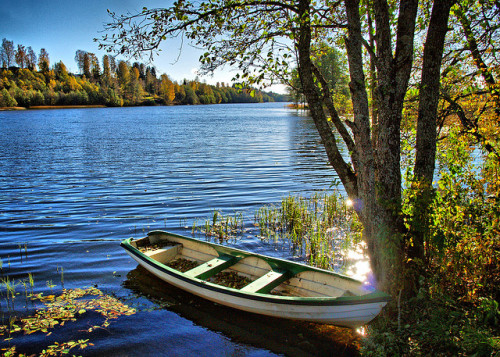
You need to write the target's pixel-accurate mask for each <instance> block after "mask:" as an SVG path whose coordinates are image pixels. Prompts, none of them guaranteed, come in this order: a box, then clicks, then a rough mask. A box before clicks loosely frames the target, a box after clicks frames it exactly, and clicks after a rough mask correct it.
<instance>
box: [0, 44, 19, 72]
mask: <svg viewBox="0 0 500 357" xmlns="http://www.w3.org/2000/svg"><path fill="white" fill-rule="evenodd" d="M14 57H15V49H14V41H9V40H7V39H6V38H4V39H3V40H2V47H1V48H0V61H1V63H0V64H1V65H2V66H3V67H6V68H9V67H10V66H11V64H12V63H13V62H14Z"/></svg>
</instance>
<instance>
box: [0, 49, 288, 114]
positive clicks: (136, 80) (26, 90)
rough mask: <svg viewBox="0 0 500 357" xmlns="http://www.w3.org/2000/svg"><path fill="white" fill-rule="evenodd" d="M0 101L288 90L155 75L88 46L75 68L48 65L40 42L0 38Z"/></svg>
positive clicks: (204, 96)
mask: <svg viewBox="0 0 500 357" xmlns="http://www.w3.org/2000/svg"><path fill="white" fill-rule="evenodd" d="M0 55H1V57H0V58H1V60H0V61H1V62H0V63H1V64H2V67H1V68H0V107H15V106H20V107H27V108H29V107H32V106H40V105H50V106H58V105H61V106H62V105H106V106H136V105H186V104H219V103H262V102H275V101H278V102H282V101H288V96H286V95H282V94H276V93H272V92H264V91H261V90H258V89H253V88H239V87H237V86H236V85H229V84H226V83H224V82H220V83H217V84H216V85H209V84H207V83H203V82H200V81H199V80H198V79H195V80H193V81H190V80H183V81H182V82H181V83H178V82H175V81H172V80H171V79H170V78H169V76H168V75H167V74H161V75H158V74H157V72H156V69H155V67H153V66H146V65H144V64H143V63H139V62H135V63H133V64H130V63H129V62H126V61H117V60H116V59H115V58H114V57H113V56H109V55H105V56H103V58H102V62H100V61H99V59H98V58H97V56H96V55H95V54H93V53H90V52H85V51H81V50H78V51H76V55H75V61H76V63H77V65H78V68H79V70H80V73H79V74H73V73H69V72H68V70H67V67H66V65H65V64H64V63H63V62H62V61H59V62H57V63H55V64H54V65H52V66H51V65H50V60H49V55H48V53H47V51H46V50H45V49H43V48H42V50H41V51H40V54H39V55H38V56H37V55H36V54H35V53H34V51H33V50H32V49H31V47H28V49H26V48H25V47H24V46H22V45H18V46H17V49H15V48H14V44H13V43H12V41H7V40H6V39H3V41H2V47H1V49H0Z"/></svg>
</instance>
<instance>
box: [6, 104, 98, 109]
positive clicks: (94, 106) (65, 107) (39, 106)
mask: <svg viewBox="0 0 500 357" xmlns="http://www.w3.org/2000/svg"><path fill="white" fill-rule="evenodd" d="M82 108H107V106H105V105H102V104H93V105H34V106H32V107H29V108H26V107H0V110H30V109H82Z"/></svg>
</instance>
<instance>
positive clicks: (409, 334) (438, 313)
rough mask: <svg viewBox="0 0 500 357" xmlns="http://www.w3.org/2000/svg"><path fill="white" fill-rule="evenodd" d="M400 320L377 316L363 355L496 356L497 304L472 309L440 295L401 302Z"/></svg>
mask: <svg viewBox="0 0 500 357" xmlns="http://www.w3.org/2000/svg"><path fill="white" fill-rule="evenodd" d="M400 309H401V311H400V315H401V320H400V321H399V323H398V319H395V318H394V316H390V315H381V316H379V317H378V318H377V319H376V320H375V321H374V322H373V323H372V324H370V325H369V326H368V327H367V331H366V332H367V335H368V337H367V338H365V339H364V341H363V344H362V346H363V348H362V351H361V353H362V355H365V356H478V357H479V356H499V355H500V336H499V335H498V332H499V331H498V318H499V317H500V314H499V312H498V303H496V304H495V303H493V302H492V301H489V303H487V304H485V306H483V307H481V306H473V305H467V304H460V303H457V301H456V300H452V299H450V298H449V297H446V296H444V295H441V296H432V297H431V296H427V295H425V294H424V295H423V296H419V297H415V298H412V299H410V300H408V301H405V302H402V304H401V306H400Z"/></svg>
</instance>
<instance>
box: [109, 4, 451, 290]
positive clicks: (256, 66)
mask: <svg viewBox="0 0 500 357" xmlns="http://www.w3.org/2000/svg"><path fill="white" fill-rule="evenodd" d="M452 4H453V1H452V0H436V1H434V2H433V3H430V2H426V3H425V4H423V5H424V6H432V9H430V10H431V11H420V12H419V3H418V0H400V1H393V2H390V3H388V2H387V1H384V0H373V1H369V2H366V3H363V4H361V3H360V1H359V0H345V1H344V2H342V1H338V2H337V1H326V0H324V1H311V0H285V1H274V0H206V1H204V2H201V3H190V2H187V1H178V2H176V3H174V5H173V6H172V7H171V8H168V9H146V8H144V9H143V11H142V12H141V13H140V14H136V15H125V16H119V15H116V14H113V13H111V15H112V17H113V22H112V23H110V24H109V25H108V26H107V29H108V31H109V33H108V34H107V35H106V36H105V37H104V38H103V39H101V45H102V47H105V48H107V49H109V50H114V51H117V52H120V53H122V54H128V55H140V54H142V53H144V52H151V53H154V52H155V51H156V50H157V49H158V47H159V45H160V43H161V42H162V41H163V40H165V39H167V38H169V37H175V36H186V37H187V38H188V39H191V40H193V41H194V42H195V43H196V45H198V46H200V47H202V48H205V49H206V53H205V54H204V55H203V56H201V58H200V60H201V62H202V70H204V71H207V72H210V71H213V70H214V69H216V68H219V67H221V66H224V65H226V64H229V65H234V66H237V67H238V68H239V69H240V71H241V73H242V74H241V75H237V77H239V78H243V79H245V80H246V81H247V82H249V83H259V82H264V81H266V80H267V81H273V80H279V81H281V80H284V79H285V78H287V76H288V73H289V72H290V70H291V68H292V67H296V68H297V70H298V74H299V78H300V84H301V88H302V90H303V92H304V95H305V98H306V100H307V102H308V105H309V110H310V114H311V117H312V118H313V120H314V122H315V124H316V128H317V130H318V132H319V134H320V136H321V139H322V142H323V145H324V147H325V151H326V153H327V155H328V158H329V161H330V164H331V165H332V167H333V168H334V169H335V171H336V172H337V174H338V176H339V178H340V180H341V181H342V183H343V186H344V188H345V190H346V192H347V194H348V195H349V197H350V198H351V200H352V201H353V202H354V203H355V209H356V211H357V213H358V215H359V217H360V219H361V221H362V223H363V226H364V231H363V235H364V238H365V240H366V242H367V244H368V251H369V255H370V258H371V264H372V268H373V271H374V273H375V276H376V278H377V280H378V283H379V287H380V288H381V289H384V290H386V291H388V292H391V293H393V294H395V293H396V292H397V291H399V290H400V289H406V290H407V291H408V290H410V289H412V288H413V287H414V285H415V282H416V278H415V275H413V276H410V277H408V278H406V279H405V278H404V274H405V261H406V258H405V254H407V252H409V253H410V254H411V255H413V256H415V257H418V256H419V254H420V252H421V250H422V249H421V247H420V245H422V244H423V243H422V241H421V240H417V241H415V240H409V239H405V228H404V225H403V215H402V187H401V186H402V179H401V158H400V149H401V136H400V130H401V120H402V115H403V114H402V113H403V104H404V99H405V95H406V93H407V89H408V83H409V80H410V74H411V72H412V66H413V63H414V62H413V60H414V58H413V54H414V43H416V42H417V39H416V33H417V31H416V30H417V29H418V30H419V31H418V33H419V34H421V33H423V34H424V36H422V37H421V38H419V39H418V40H419V41H423V42H424V49H425V50H424V60H423V64H422V69H421V72H420V73H419V74H418V75H419V76H420V77H421V86H420V98H419V107H420V108H421V110H420V111H419V115H418V132H417V136H418V144H417V161H416V166H415V172H416V173H417V177H418V180H421V181H423V182H425V183H426V184H427V185H428V184H429V182H431V181H432V172H433V168H434V155H435V154H434V153H435V149H436V135H435V130H436V128H435V127H436V125H435V116H436V110H437V104H436V103H437V98H438V94H439V79H440V64H441V58H442V52H443V46H444V36H445V34H446V31H447V23H448V15H449V12H450V8H451V6H452ZM425 10H429V9H425ZM417 19H418V20H419V21H417ZM425 34H427V35H426V36H425ZM325 40H327V41H329V43H330V45H335V46H339V47H343V48H342V50H343V51H345V52H346V53H347V57H348V65H349V78H350V84H349V87H350V91H351V101H352V108H353V114H354V115H353V117H352V119H345V118H341V117H340V116H339V114H338V108H337V107H336V106H335V103H334V102H333V101H332V97H331V89H330V88H329V85H330V83H329V81H328V80H327V78H325V73H323V72H322V71H321V68H319V66H317V65H316V64H315V62H314V54H315V51H316V50H317V48H318V47H319V46H320V44H322V43H323V42H324V41H325ZM364 51H366V53H368V54H369V56H370V62H371V66H368V67H367V66H365V62H364V60H365V58H364ZM367 71H369V72H370V73H369V78H370V83H371V84H372V87H373V88H372V89H373V91H370V88H368V86H367V80H366V79H367V77H368V76H367ZM267 83H269V82H267ZM370 93H373V94H372V95H373V98H370ZM369 99H371V101H370V100H369ZM370 103H372V106H370ZM325 108H326V112H325ZM338 139H342V141H343V142H344V144H345V146H346V147H347V149H348V151H349V154H350V160H349V161H346V160H345V159H344V158H343V156H342V155H341V150H340V148H339V146H338V144H337V141H338ZM418 151H424V152H422V153H420V152H418ZM424 216H425V215H424ZM407 246H412V247H413V248H412V249H410V250H409V251H407V250H406V248H407ZM402 282H405V283H408V284H406V285H405V286H403V285H402Z"/></svg>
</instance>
